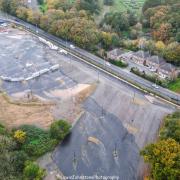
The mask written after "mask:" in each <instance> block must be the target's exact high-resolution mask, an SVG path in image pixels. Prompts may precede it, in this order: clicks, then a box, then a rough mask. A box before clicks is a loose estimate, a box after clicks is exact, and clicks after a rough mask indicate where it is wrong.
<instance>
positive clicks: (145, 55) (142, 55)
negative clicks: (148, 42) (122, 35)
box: [134, 50, 150, 58]
mask: <svg viewBox="0 0 180 180" xmlns="http://www.w3.org/2000/svg"><path fill="white" fill-rule="evenodd" d="M134 56H137V57H140V58H148V57H150V53H149V52H148V51H142V50H140V51H137V52H135V53H134Z"/></svg>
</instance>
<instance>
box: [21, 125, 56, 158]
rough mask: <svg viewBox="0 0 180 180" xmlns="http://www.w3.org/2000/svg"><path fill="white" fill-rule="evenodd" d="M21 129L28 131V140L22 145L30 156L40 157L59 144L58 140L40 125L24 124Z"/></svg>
mask: <svg viewBox="0 0 180 180" xmlns="http://www.w3.org/2000/svg"><path fill="white" fill-rule="evenodd" d="M19 129H20V130H22V131H24V132H26V141H25V142H24V144H23V146H22V150H24V151H25V152H26V153H27V154H28V155H29V156H30V157H32V156H33V157H39V156H41V155H43V154H45V153H46V152H48V151H51V150H52V149H53V148H54V147H55V145H56V144H57V141H56V140H55V139H52V138H51V137H50V134H49V132H48V131H45V130H43V129H40V128H38V127H35V126H31V125H24V126H21V127H20V128H19Z"/></svg>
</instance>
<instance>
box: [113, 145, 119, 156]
mask: <svg viewBox="0 0 180 180" xmlns="http://www.w3.org/2000/svg"><path fill="white" fill-rule="evenodd" d="M113 157H114V158H117V157H118V151H117V143H115V144H114V150H113Z"/></svg>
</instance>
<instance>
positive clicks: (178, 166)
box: [141, 138, 180, 180]
mask: <svg viewBox="0 0 180 180" xmlns="http://www.w3.org/2000/svg"><path fill="white" fill-rule="evenodd" d="M141 155H142V156H143V157H144V160H145V162H148V163H150V164H151V168H152V169H151V170H152V175H153V178H154V179H155V180H168V179H169V180H171V179H172V180H178V179H179V177H180V163H179V162H180V144H179V143H177V142H176V141H175V140H174V139H170V138H169V139H167V140H160V141H158V142H157V143H155V144H150V145H148V146H146V147H145V148H144V150H142V151H141Z"/></svg>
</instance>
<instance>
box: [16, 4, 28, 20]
mask: <svg viewBox="0 0 180 180" xmlns="http://www.w3.org/2000/svg"><path fill="white" fill-rule="evenodd" d="M16 15H17V17H19V18H21V19H23V20H26V19H27V17H28V8H26V7H19V8H18V9H17V10H16Z"/></svg>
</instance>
